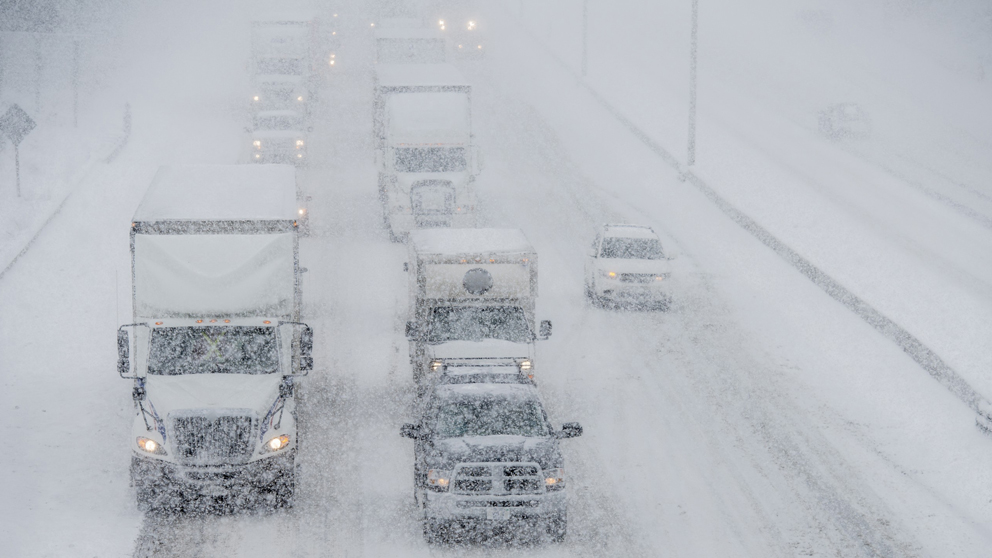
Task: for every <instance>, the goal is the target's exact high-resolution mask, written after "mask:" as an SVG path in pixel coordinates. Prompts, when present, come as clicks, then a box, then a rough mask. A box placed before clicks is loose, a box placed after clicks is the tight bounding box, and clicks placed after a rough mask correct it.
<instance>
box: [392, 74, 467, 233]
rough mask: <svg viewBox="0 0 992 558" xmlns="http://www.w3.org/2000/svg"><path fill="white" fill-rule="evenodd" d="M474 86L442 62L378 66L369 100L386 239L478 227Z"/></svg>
mask: <svg viewBox="0 0 992 558" xmlns="http://www.w3.org/2000/svg"><path fill="white" fill-rule="evenodd" d="M471 92H472V88H471V86H470V85H469V84H468V82H467V81H465V79H464V78H463V77H462V76H461V74H459V73H458V70H456V69H455V68H454V67H452V66H450V65H448V64H380V65H378V66H377V67H376V81H375V96H374V103H373V134H374V142H375V148H376V149H375V163H376V167H377V168H378V171H379V198H380V200H381V202H382V206H383V215H384V218H385V222H386V225H387V228H388V229H389V234H390V238H391V239H392V240H394V241H401V240H403V238H404V237H405V236H406V235H407V234H409V232H410V231H412V230H415V229H418V228H431V227H456V228H457V227H474V226H475V225H476V220H477V216H476V205H477V199H476V194H475V186H474V182H475V177H476V175H477V174H478V173H479V171H480V170H481V168H482V160H481V154H480V153H479V150H478V148H477V147H476V146H475V145H474V144H473V136H472V111H471Z"/></svg>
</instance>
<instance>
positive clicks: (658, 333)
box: [0, 14, 992, 557]
mask: <svg viewBox="0 0 992 558" xmlns="http://www.w3.org/2000/svg"><path fill="white" fill-rule="evenodd" d="M493 17H494V19H495V18H497V17H499V16H498V15H497V14H493ZM499 21H500V22H501V23H502V24H504V25H511V24H512V21H513V20H511V19H500V20H499ZM214 23H215V24H216V25H220V24H221V22H220V21H219V20H218V21H215V22H214ZM201 27H204V29H201V30H200V32H210V28H209V27H208V26H205V25H201ZM498 31H499V32H500V33H501V36H503V37H505V38H506V43H505V44H506V46H505V47H504V48H501V49H494V51H493V52H492V53H491V56H490V57H489V58H487V59H486V60H485V61H482V62H481V63H479V64H475V65H464V66H463V68H462V69H463V71H464V72H465V73H466V75H467V76H468V77H469V78H470V79H471V80H472V81H473V83H474V87H475V91H474V94H473V103H474V104H475V105H474V116H475V132H476V135H477V137H478V139H479V142H480V144H481V145H482V149H483V151H484V153H485V155H486V163H487V167H486V169H485V170H484V172H483V173H482V175H481V176H480V178H479V193H480V197H481V201H482V205H483V214H484V216H485V217H484V219H485V221H486V224H487V225H492V226H508V227H519V228H520V229H522V230H523V231H524V232H525V233H526V234H527V236H528V237H529V239H530V240H531V242H532V243H533V244H534V246H535V247H536V248H537V250H538V253H539V254H540V258H541V278H540V290H541V297H540V299H539V303H538V316H539V318H547V319H551V320H553V321H554V324H555V334H554V336H553V337H552V339H551V340H549V341H547V342H544V343H543V344H542V345H540V346H539V348H538V350H539V354H538V359H539V362H540V377H539V378H538V380H539V386H540V390H541V391H542V393H543V395H544V397H545V399H546V402H547V403H548V407H549V409H548V410H549V413H550V415H551V418H552V421H553V422H555V423H556V425H560V423H562V422H565V421H571V420H575V421H579V422H581V423H582V425H583V426H584V427H585V435H584V436H583V437H581V438H578V439H575V440H569V441H568V442H567V443H565V444H564V446H563V447H564V451H565V454H566V456H565V457H566V467H567V470H568V471H569V477H570V483H571V484H570V491H571V493H570V502H569V506H570V511H569V514H570V516H571V521H570V525H569V540H568V542H566V543H565V545H563V546H560V547H559V546H554V545H548V546H541V545H538V546H523V547H514V548H504V547H494V548H487V547H455V548H445V547H440V548H432V547H428V546H427V545H426V544H425V543H424V541H423V538H422V536H421V533H420V525H419V522H418V517H417V513H416V510H415V508H414V506H413V499H412V492H413V478H412V477H413V475H412V453H413V452H412V445H411V444H410V442H409V441H407V440H404V439H403V438H401V437H400V436H399V432H398V430H399V426H400V424H402V423H403V422H408V421H409V419H411V418H412V416H411V412H412V410H411V407H412V403H413V400H414V394H415V390H414V386H413V382H412V379H411V374H410V370H409V364H408V362H407V354H406V353H407V343H406V340H405V338H404V337H403V324H404V322H405V320H406V316H405V311H406V280H407V276H406V274H404V273H403V271H402V263H403V262H404V261H405V259H406V250H405V247H403V246H402V245H397V244H392V243H390V242H389V240H388V238H387V235H386V233H385V231H384V230H383V228H382V224H381V213H380V208H379V205H378V201H377V199H376V190H375V170H374V168H373V166H372V149H371V141H370V140H371V119H370V114H371V108H370V101H371V99H370V92H371V76H370V75H369V74H368V73H363V72H361V71H359V69H360V68H361V67H362V65H363V63H364V62H367V61H368V57H369V56H370V54H369V53H370V47H369V44H368V42H367V41H368V37H367V36H363V35H353V36H352V37H351V41H350V42H348V43H346V45H347V46H346V47H344V48H342V50H341V51H340V52H339V58H340V59H342V60H347V61H351V62H352V65H351V66H350V68H349V67H348V66H343V68H347V69H348V70H349V71H345V72H340V73H338V74H333V75H331V76H330V79H329V80H328V82H327V85H326V88H325V91H324V96H323V97H322V102H321V105H320V107H319V111H320V112H319V114H318V118H317V126H316V129H315V133H314V136H313V137H312V138H311V141H310V146H309V148H310V154H311V160H312V164H311V166H310V168H309V169H307V170H305V171H303V172H302V173H301V177H302V183H303V189H304V193H305V194H306V195H309V196H311V197H312V201H311V202H310V214H311V227H312V230H313V234H312V236H311V237H309V238H307V239H304V240H303V241H302V243H301V260H302V263H303V265H304V266H306V267H307V268H308V269H309V271H308V272H307V274H306V276H305V284H304V288H305V292H304V301H305V305H306V309H305V313H306V316H305V319H306V321H307V322H308V323H310V324H311V325H312V326H313V327H314V331H315V335H316V339H315V346H316V354H315V360H316V369H315V370H314V371H313V372H312V373H311V374H310V376H309V377H308V378H307V379H306V380H305V388H304V404H303V406H302V409H301V421H302V425H301V432H300V434H301V437H302V444H303V445H302V450H301V457H300V459H301V463H302V479H301V482H302V487H301V491H300V494H299V497H298V500H297V505H296V507H295V508H294V509H293V510H292V511H289V512H277V513H266V512H258V513H246V514H232V515H214V514H191V515H186V516H172V515H148V516H145V517H142V515H141V514H140V513H139V512H138V511H137V510H136V508H135V504H134V499H133V494H132V492H131V490H130V489H129V488H128V486H127V484H128V480H127V466H128V449H127V448H128V442H127V437H128V435H129V432H130V430H129V428H130V420H129V417H130V404H131V402H130V384H129V383H128V382H125V381H122V380H120V379H118V378H117V377H116V374H115V366H114V363H115V356H116V355H115V353H114V348H115V345H114V339H115V338H114V330H115V329H116V327H117V325H119V324H120V323H125V321H126V316H128V313H129V308H128V304H129V302H128V297H127V296H126V294H121V293H126V292H127V291H128V289H129V283H128V280H127V277H128V273H127V269H128V256H127V225H128V222H129V219H130V216H131V215H132V214H133V211H134V208H135V207H136V205H137V202H138V200H139V199H140V198H141V196H142V194H143V192H144V189H145V187H146V186H147V184H148V183H149V181H150V180H151V176H152V174H153V173H154V172H155V169H156V168H157V166H158V165H159V164H162V163H165V162H236V161H238V159H239V157H241V156H242V155H241V151H240V149H239V147H240V143H241V142H244V139H243V138H242V137H241V134H240V133H239V129H240V126H239V123H238V122H237V120H236V118H232V117H231V116H230V115H229V114H226V113H224V112H223V111H208V110H203V111H199V112H196V111H190V110H189V107H190V106H193V105H191V104H180V103H172V102H169V101H167V100H165V99H163V98H149V99H148V101H147V102H146V103H144V104H143V105H142V104H141V103H137V102H136V103H135V107H136V108H135V121H136V123H137V122H140V121H141V120H142V119H143V120H144V121H145V122H146V123H147V124H148V126H147V127H145V128H143V129H142V128H140V127H138V126H137V125H136V132H135V137H134V138H133V140H132V146H131V148H133V149H129V151H128V152H126V153H124V154H123V155H122V157H121V158H120V159H119V160H118V161H116V162H115V163H114V164H113V165H109V166H107V165H105V166H102V167H100V168H99V169H98V170H97V172H94V173H93V175H92V177H91V178H89V179H88V180H87V182H86V183H85V184H83V185H82V186H81V187H80V189H79V190H78V193H77V194H76V195H75V196H74V197H73V199H72V200H70V203H69V204H67V206H66V207H65V209H64V211H63V213H62V214H61V215H60V216H59V217H58V219H56V220H54V221H53V223H52V224H51V226H50V227H49V229H48V230H46V232H45V233H44V234H43V235H42V236H41V237H40V238H39V239H38V241H37V242H36V243H35V245H34V246H32V248H31V250H30V251H29V253H28V254H26V255H25V257H24V258H22V259H21V260H20V261H19V262H18V264H17V266H16V267H14V268H13V269H12V270H11V271H10V272H9V273H8V274H7V275H6V276H4V277H3V278H2V280H0V308H3V309H4V311H3V312H2V313H0V370H2V371H3V381H4V389H3V391H2V394H0V419H2V420H3V422H4V424H6V425H7V427H8V431H9V432H12V433H16V435H17V437H18V439H17V443H16V444H14V445H11V446H8V447H9V448H11V449H9V450H8V451H5V452H3V453H2V454H0V470H2V471H3V474H2V475H0V490H2V491H3V493H4V494H5V495H7V497H6V498H5V499H4V503H3V504H0V520H2V521H0V525H2V527H0V533H2V534H3V540H4V541H5V542H4V545H3V546H4V548H5V549H7V550H8V552H4V554H9V555H12V556H63V555H80V556H90V555H99V556H125V555H135V556H202V557H213V556H273V555H275V556H279V555H290V556H303V557H310V556H314V557H316V556H430V555H453V556H454V555H458V556H462V555H480V556H488V555H492V554H496V553H499V554H501V555H502V554H513V555H526V556H659V555H667V556H717V555H722V556H761V557H764V556H893V557H895V556H920V557H923V556H976V557H977V556H982V555H983V554H984V553H985V551H986V549H987V548H988V546H989V543H990V542H992V530H990V528H989V525H990V524H992V521H990V519H992V509H990V504H989V502H990V501H992V482H989V481H990V480H992V478H990V476H992V474H990V473H989V472H988V468H987V467H986V466H985V465H986V464H988V463H989V462H990V460H992V443H990V442H989V439H988V438H986V437H984V436H982V435H981V434H980V433H979V432H978V431H977V430H976V429H975V428H974V427H973V426H972V424H973V420H974V415H973V413H972V412H971V411H970V410H969V409H968V408H967V407H965V406H964V405H963V404H961V402H960V401H959V400H958V399H956V398H955V397H954V396H953V395H952V394H951V393H950V392H948V391H947V390H946V389H944V388H943V387H942V386H940V385H939V384H938V383H936V382H934V381H933V380H932V379H930V378H929V377H928V376H927V375H926V373H925V372H923V371H921V370H920V369H919V367H918V366H917V365H916V364H915V363H914V362H913V361H912V360H911V359H909V358H908V357H907V356H906V355H905V354H904V353H903V352H902V351H901V350H900V349H899V348H898V347H896V346H895V345H893V344H891V343H890V342H889V341H888V340H886V339H885V338H884V337H882V336H881V335H879V334H878V333H877V332H876V331H875V330H874V329H872V328H871V327H870V326H868V325H867V324H865V323H864V322H863V321H862V320H861V319H859V318H858V317H857V316H855V315H854V314H852V313H851V312H850V311H848V310H847V309H845V308H844V307H843V306H841V305H840V304H838V303H837V302H835V301H834V300H832V299H831V298H829V297H828V296H827V295H826V294H824V293H823V292H822V291H821V290H820V289H818V288H817V287H816V286H814V285H813V284H811V283H810V282H809V281H808V280H807V279H806V278H805V277H803V276H802V275H800V274H799V273H797V272H796V271H795V270H794V269H793V268H791V267H790V266H789V265H788V264H786V263H785V262H784V261H782V260H781V259H780V258H779V257H778V256H776V255H775V254H774V253H772V252H771V251H769V250H768V249H767V248H766V247H765V246H763V245H762V244H761V243H759V242H758V241H756V240H755V239H754V238H753V237H752V236H751V235H749V234H748V233H747V232H745V231H743V230H742V229H740V228H739V227H738V226H737V225H736V224H734V223H733V222H731V221H730V220H728V219H727V218H726V217H725V216H724V215H723V213H721V212H720V211H719V210H718V209H717V208H715V207H714V206H713V205H712V204H711V203H710V202H709V201H708V200H707V199H706V198H705V197H704V196H703V195H701V194H700V193H699V192H698V191H697V190H695V189H693V188H692V187H691V186H689V185H687V184H686V183H683V182H679V181H678V179H677V177H676V175H675V173H674V172H673V171H672V170H671V169H670V168H669V167H668V166H667V165H666V164H665V163H664V162H663V161H661V160H660V159H658V157H657V156H656V155H655V154H654V153H652V152H651V151H650V150H649V149H648V148H647V147H645V146H644V145H643V143H641V142H640V141H639V140H638V139H637V138H636V137H634V136H633V135H632V134H631V133H630V131H629V130H627V129H626V128H624V126H623V125H621V124H620V123H619V122H617V121H616V119H615V118H613V117H612V116H611V115H610V114H609V113H608V112H606V111H605V110H604V109H603V108H602V106H600V105H599V104H598V103H597V102H596V101H595V100H594V99H592V98H591V97H590V96H589V95H588V93H587V92H586V91H585V90H584V89H582V88H581V87H578V86H577V85H576V83H575V82H574V78H572V77H571V76H570V75H569V74H568V73H566V72H564V71H562V70H561V68H559V67H558V66H556V64H555V62H554V61H553V59H551V58H550V57H549V56H547V55H546V54H544V52H543V50H542V49H541V48H540V46H539V45H537V44H535V43H533V42H531V41H532V40H531V39H530V38H529V37H528V35H527V34H525V33H521V32H519V31H516V30H514V29H512V28H504V29H498ZM228 62H230V63H234V62H232V61H228ZM215 104H216V103H215ZM142 106H144V107H145V108H144V110H143V111H142V110H141V109H140V107H142ZM180 113H182V114H183V115H184V116H183V117H182V118H179V117H175V118H172V117H173V116H176V115H178V114H180ZM156 115H157V116H156ZM219 146H223V147H219ZM788 162H789V161H788V156H786V160H783V161H781V163H782V164H788ZM867 209H871V208H870V207H869V208H867ZM880 209H882V208H880ZM863 210H865V208H860V209H859V210H858V211H851V212H849V215H848V216H849V218H850V219H851V220H852V221H854V222H855V223H865V222H867V221H868V220H869V219H875V218H877V216H876V215H869V216H868V217H865V218H863V219H861V220H859V216H861V215H862V211H863ZM617 221H628V222H636V223H643V224H649V225H652V226H653V227H655V229H656V230H658V231H659V232H661V234H662V235H663V241H665V243H666V246H667V247H668V248H669V249H670V250H672V251H674V252H675V253H677V254H678V255H679V257H678V259H677V260H676V262H675V263H676V264H677V268H676V275H677V281H678V286H679V295H678V298H677V300H676V304H675V305H674V308H673V310H672V311H671V312H667V313H658V312H617V311H612V310H605V309H600V308H594V307H591V306H589V305H587V304H585V302H584V300H583V296H582V258H583V256H584V254H585V248H586V246H587V244H588V242H589V241H590V239H591V238H592V236H593V234H594V229H595V227H596V226H598V225H599V224H602V223H604V222H617ZM879 249H884V245H883V247H882V248H879Z"/></svg>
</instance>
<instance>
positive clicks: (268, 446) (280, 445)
mask: <svg viewBox="0 0 992 558" xmlns="http://www.w3.org/2000/svg"><path fill="white" fill-rule="evenodd" d="M288 445H289V435H288V434H280V435H279V436H276V437H275V438H272V439H271V440H269V441H268V442H265V445H264V446H263V447H262V452H272V451H279V450H281V449H286V446H288Z"/></svg>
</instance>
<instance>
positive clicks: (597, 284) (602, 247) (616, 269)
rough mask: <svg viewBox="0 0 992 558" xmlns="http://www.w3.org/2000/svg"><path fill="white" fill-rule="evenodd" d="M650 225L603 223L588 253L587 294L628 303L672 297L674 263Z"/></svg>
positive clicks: (664, 300)
mask: <svg viewBox="0 0 992 558" xmlns="http://www.w3.org/2000/svg"><path fill="white" fill-rule="evenodd" d="M671 259H672V258H669V257H668V256H666V255H665V252H664V251H663V250H662V248H661V240H660V239H659V238H658V235H657V234H655V232H654V230H653V229H652V228H651V227H644V226H640V225H604V226H603V229H602V230H601V231H600V232H599V234H597V235H596V240H594V241H593V243H592V247H590V248H589V254H588V255H587V257H586V279H585V283H586V298H588V299H589V300H590V301H592V302H593V303H594V304H595V303H600V302H602V301H604V300H612V301H614V302H618V303H622V304H629V303H640V304H645V303H647V304H656V305H659V306H660V307H661V308H663V309H667V308H668V306H669V304H670V303H671V300H672V295H671V288H670V283H669V280H670V277H671V263H670V260H671Z"/></svg>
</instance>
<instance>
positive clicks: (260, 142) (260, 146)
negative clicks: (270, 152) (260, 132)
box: [251, 140, 262, 149]
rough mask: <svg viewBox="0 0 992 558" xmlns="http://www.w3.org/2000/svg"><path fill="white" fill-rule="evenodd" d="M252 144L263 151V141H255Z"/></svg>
mask: <svg viewBox="0 0 992 558" xmlns="http://www.w3.org/2000/svg"><path fill="white" fill-rule="evenodd" d="M251 144H252V145H254V146H255V149H261V148H262V141H261V140H255V141H253V142H251Z"/></svg>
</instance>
